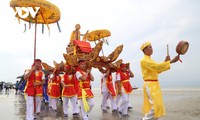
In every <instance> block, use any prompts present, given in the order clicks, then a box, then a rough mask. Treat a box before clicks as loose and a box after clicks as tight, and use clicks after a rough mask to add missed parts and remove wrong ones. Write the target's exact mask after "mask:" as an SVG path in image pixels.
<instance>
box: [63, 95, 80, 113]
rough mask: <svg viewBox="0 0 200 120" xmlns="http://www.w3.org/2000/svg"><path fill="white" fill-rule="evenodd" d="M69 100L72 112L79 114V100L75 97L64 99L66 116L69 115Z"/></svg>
mask: <svg viewBox="0 0 200 120" xmlns="http://www.w3.org/2000/svg"><path fill="white" fill-rule="evenodd" d="M69 100H70V101H71V104H72V112H73V113H79V108H78V99H77V97H76V96H74V97H63V112H64V114H68V106H69V105H68V104H69Z"/></svg>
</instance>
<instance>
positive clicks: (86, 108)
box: [82, 89, 90, 112]
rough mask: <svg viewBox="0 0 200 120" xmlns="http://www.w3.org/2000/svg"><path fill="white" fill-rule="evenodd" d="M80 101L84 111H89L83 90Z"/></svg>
mask: <svg viewBox="0 0 200 120" xmlns="http://www.w3.org/2000/svg"><path fill="white" fill-rule="evenodd" d="M82 101H83V107H84V110H85V111H86V112H88V111H89V110H90V106H89V105H88V103H87V100H86V92H85V90H84V89H82Z"/></svg>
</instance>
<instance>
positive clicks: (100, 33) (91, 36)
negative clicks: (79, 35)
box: [84, 29, 111, 41]
mask: <svg viewBox="0 0 200 120" xmlns="http://www.w3.org/2000/svg"><path fill="white" fill-rule="evenodd" d="M110 35H111V33H110V31H109V30H106V29H102V30H94V31H91V32H89V33H88V34H86V35H85V36H84V37H86V40H89V41H96V40H100V39H102V38H104V37H108V36H110Z"/></svg>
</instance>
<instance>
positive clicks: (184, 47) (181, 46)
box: [176, 41, 189, 55]
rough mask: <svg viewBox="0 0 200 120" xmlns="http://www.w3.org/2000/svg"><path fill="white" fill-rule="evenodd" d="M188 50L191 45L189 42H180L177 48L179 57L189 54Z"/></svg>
mask: <svg viewBox="0 0 200 120" xmlns="http://www.w3.org/2000/svg"><path fill="white" fill-rule="evenodd" d="M188 48H189V43H188V42H187V41H180V42H179V43H178V45H177V46H176V52H177V53H178V54H179V55H183V54H185V53H186V52H187V50H188Z"/></svg>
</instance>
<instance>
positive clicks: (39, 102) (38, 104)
mask: <svg viewBox="0 0 200 120" xmlns="http://www.w3.org/2000/svg"><path fill="white" fill-rule="evenodd" d="M35 105H36V113H40V110H41V105H42V98H41V97H39V96H36V97H35Z"/></svg>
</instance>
